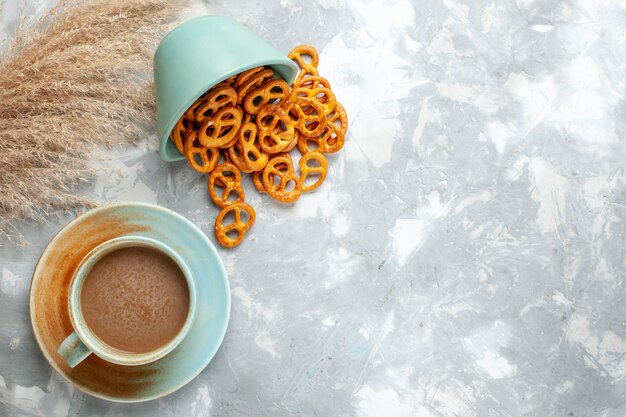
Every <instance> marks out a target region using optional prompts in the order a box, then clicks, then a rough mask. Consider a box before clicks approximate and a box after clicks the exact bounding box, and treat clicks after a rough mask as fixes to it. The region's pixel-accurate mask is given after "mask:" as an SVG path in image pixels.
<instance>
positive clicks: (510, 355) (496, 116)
mask: <svg viewBox="0 0 626 417" xmlns="http://www.w3.org/2000/svg"><path fill="white" fill-rule="evenodd" d="M9 2H11V0H9ZM40 3H41V4H47V3H49V1H39V2H33V3H32V4H40ZM44 8H45V7H44ZM200 9H201V8H196V9H194V10H193V11H190V12H189V13H188V14H189V15H197V14H201V13H202V12H201V11H200ZM208 9H209V10H210V11H211V12H216V13H223V14H229V15H233V16H235V17H237V18H239V19H241V20H242V21H243V22H245V23H246V24H247V25H249V26H250V27H251V28H253V29H254V30H256V31H257V32H258V33H260V34H261V35H262V36H263V37H265V38H267V39H271V40H272V41H273V42H274V43H275V44H276V46H278V47H279V48H280V49H282V50H283V51H285V52H287V51H288V50H289V49H290V48H291V47H292V46H294V45H295V44H298V43H303V42H306V43H311V44H313V45H316V46H317V47H318V49H319V50H320V53H321V64H320V72H321V73H322V75H324V76H326V77H327V78H328V79H329V80H330V81H331V83H332V85H333V88H334V90H335V91H336V94H337V96H338V98H339V99H340V100H341V101H342V103H344V105H345V107H346V109H347V110H348V113H349V116H350V120H351V127H350V134H349V139H348V142H347V145H346V147H345V149H344V150H343V151H342V152H341V153H340V154H338V155H337V156H333V157H331V158H330V164H331V166H332V168H331V170H330V173H329V177H328V179H327V181H326V183H325V185H324V186H323V188H322V189H321V190H319V191H318V192H316V193H314V194H311V195H306V196H304V197H303V198H302V199H301V200H300V201H299V202H298V203H297V204H296V205H295V206H280V205H278V204H276V203H274V202H272V201H270V199H268V198H267V197H266V196H261V195H259V194H257V193H255V192H254V191H253V189H252V187H251V184H249V183H247V184H246V186H247V188H246V192H247V198H248V199H249V201H250V202H251V203H252V204H253V205H254V207H256V209H257V216H258V217H257V224H256V225H255V226H254V229H253V230H252V232H251V234H250V235H249V236H248V238H247V239H246V241H245V243H244V244H243V245H242V246H241V247H239V248H238V249H236V250H233V251H226V250H222V249H220V253H221V254H222V255H223V257H224V262H225V264H226V266H227V270H228V273H229V275H230V280H231V289H232V294H233V306H232V318H231V323H230V327H229V331H228V333H227V335H226V339H225V342H224V344H223V346H222V348H221V349H220V351H219V352H218V354H217V356H216V357H215V359H214V360H213V362H212V363H211V364H210V365H209V367H208V368H207V369H206V370H205V371H204V372H203V373H202V374H201V375H200V376H199V377H198V378H196V379H195V380H194V381H193V382H191V383H190V384H189V385H188V386H186V387H184V388H183V389H181V390H180V391H178V392H176V393H175V394H173V395H170V396H168V397H166V398H164V399H161V400H157V401H154V402H150V403H146V404H141V405H119V404H111V403H107V402H105V401H101V400H97V399H94V398H91V397H89V396H86V395H84V394H82V393H81V392H78V391H75V390H73V389H72V388H71V387H70V386H68V385H67V384H66V383H65V382H63V381H61V380H60V379H59V377H58V376H56V375H55V374H54V373H53V372H52V371H51V368H50V367H49V366H48V365H47V363H46V362H45V360H44V358H43V357H42V356H41V354H40V353H39V351H38V349H37V347H36V345H35V341H34V339H33V336H32V332H31V329H30V326H29V320H28V307H27V296H28V285H29V281H30V274H31V272H32V270H33V267H34V263H35V261H36V259H37V257H38V255H39V253H40V252H41V251H42V249H43V247H44V245H45V243H46V242H47V241H48V240H49V238H50V237H51V236H52V235H53V234H54V233H55V231H57V230H58V229H59V228H60V224H51V225H49V226H46V227H33V228H32V230H29V236H30V238H31V242H32V245H31V246H30V247H29V248H27V249H26V250H24V251H21V250H17V249H15V248H12V247H9V248H4V249H1V251H0V254H1V259H2V262H1V275H0V278H1V280H0V415H1V416H22V415H28V416H30V415H37V416H38V415H45V416H101V417H104V416H125V415H132V416H158V415H167V416H201V415H211V416H274V417H280V416H291V415H302V416H335V417H344V416H363V417H382V416H385V417H387V416H389V417H404V416H612V417H620V416H626V402H625V401H626V308H625V307H624V300H625V297H626V292H625V281H624V272H623V271H624V267H625V266H626V265H625V263H626V260H625V249H624V233H625V228H626V226H625V224H626V223H625V222H624V220H625V218H626V188H625V181H624V180H625V172H624V168H625V157H626V141H625V138H624V136H625V133H626V105H625V103H624V97H625V93H626V76H625V74H626V61H625V58H626V24H625V22H626V3H624V2H623V1H621V0H604V1H590V0H563V1H553V0H547V1H546V0H516V1H512V0H504V1H495V0H477V1H465V2H461V1H455V0H424V1H417V0H414V1H385V0H371V1H368V0H317V2H305V1H298V0H281V1H280V2H271V3H270V2H257V1H251V0H245V1H241V2H226V1H224V2H210V3H209V5H208ZM40 10H41V8H40ZM270 15H271V16H273V18H272V22H271V23H268V22H267V16H270ZM2 19H3V20H2V23H3V26H2V29H4V30H5V31H6V30H7V28H10V25H11V22H12V20H11V19H12V17H11V13H7V15H5V17H3V18H2ZM154 148H155V145H154V143H152V144H147V145H146V146H143V147H141V148H139V149H128V150H124V151H120V152H116V153H113V154H109V157H108V158H109V159H103V160H98V161H96V164H97V165H98V166H100V167H102V168H103V171H102V172H103V174H102V175H101V176H100V177H99V179H98V182H97V184H96V185H95V187H94V188H93V189H88V190H86V191H85V192H86V193H87V194H89V195H94V196H95V197H96V198H98V199H100V200H102V201H110V200H128V199H132V200H141V201H148V202H156V203H159V204H162V205H164V206H167V207H170V208H172V209H174V210H176V211H178V212H180V213H182V214H184V215H186V216H187V217H189V218H190V219H191V220H193V221H194V222H195V223H196V224H198V225H199V226H200V227H201V228H202V229H203V230H205V231H206V232H207V233H209V234H210V235H211V233H210V230H211V227H212V223H213V219H214V217H215V215H216V213H217V211H216V209H215V208H214V207H213V206H212V205H210V204H209V199H208V196H207V193H206V191H205V182H204V179H203V178H202V177H200V176H198V175H196V174H195V173H193V172H192V171H191V170H190V169H188V168H187V167H186V166H185V164H184V163H176V164H170V165H168V164H165V163H163V162H161V161H160V160H159V157H158V155H157V153H156V152H155V150H154ZM211 238H212V235H211Z"/></svg>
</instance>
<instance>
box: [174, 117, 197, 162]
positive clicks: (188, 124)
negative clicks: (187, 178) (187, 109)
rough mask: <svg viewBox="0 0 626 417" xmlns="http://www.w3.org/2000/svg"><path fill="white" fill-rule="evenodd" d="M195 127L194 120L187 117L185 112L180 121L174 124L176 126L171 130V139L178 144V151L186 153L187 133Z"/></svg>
mask: <svg viewBox="0 0 626 417" xmlns="http://www.w3.org/2000/svg"><path fill="white" fill-rule="evenodd" d="M192 127H193V122H192V121H190V120H189V119H187V118H186V117H185V115H184V114H183V115H182V116H181V118H180V119H178V122H176V124H175V125H174V128H173V129H172V131H171V132H170V140H171V141H172V142H174V145H176V149H178V152H180V153H182V154H184V153H185V144H184V140H185V134H186V133H187V132H188V131H189V130H190V129H191V128H192Z"/></svg>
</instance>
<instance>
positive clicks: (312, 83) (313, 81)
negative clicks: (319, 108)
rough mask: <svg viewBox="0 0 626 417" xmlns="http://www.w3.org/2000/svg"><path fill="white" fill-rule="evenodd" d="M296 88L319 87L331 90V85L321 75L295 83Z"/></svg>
mask: <svg viewBox="0 0 626 417" xmlns="http://www.w3.org/2000/svg"><path fill="white" fill-rule="evenodd" d="M293 86H294V88H317V87H319V86H321V87H325V88H328V89H330V83H329V82H328V80H327V79H326V78H324V77H320V76H319V75H310V76H308V77H306V78H301V79H299V80H296V81H294V82H293Z"/></svg>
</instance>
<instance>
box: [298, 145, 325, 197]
mask: <svg viewBox="0 0 626 417" xmlns="http://www.w3.org/2000/svg"><path fill="white" fill-rule="evenodd" d="M311 162H317V165H315V164H311ZM312 165H313V166H312ZM298 166H299V167H300V189H301V190H302V191H303V192H307V191H312V190H314V189H316V188H317V187H319V186H320V185H322V183H323V182H324V180H325V179H326V173H327V172H328V161H327V160H326V158H325V157H324V155H322V154H321V153H320V152H308V153H305V154H304V155H302V157H301V158H300V161H298ZM310 175H318V176H319V177H318V178H317V180H316V181H315V182H314V183H312V184H308V185H307V184H306V180H307V178H308V177H309V176H310Z"/></svg>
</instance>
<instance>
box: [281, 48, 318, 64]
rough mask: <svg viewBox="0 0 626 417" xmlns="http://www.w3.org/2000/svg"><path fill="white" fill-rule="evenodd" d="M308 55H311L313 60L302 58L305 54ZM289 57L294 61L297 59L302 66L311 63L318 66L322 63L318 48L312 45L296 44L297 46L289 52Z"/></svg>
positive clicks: (297, 62)
mask: <svg viewBox="0 0 626 417" xmlns="http://www.w3.org/2000/svg"><path fill="white" fill-rule="evenodd" d="M307 55H308V56H310V57H311V62H306V61H305V60H304V59H303V58H302V57H303V56H307ZM288 57H289V59H291V60H292V61H295V62H296V64H298V66H299V67H300V68H304V67H305V66H306V65H311V66H313V67H315V68H317V66H318V65H319V63H320V56H319V54H318V53H317V49H315V48H314V47H312V46H311V45H298V46H296V47H295V48H293V49H292V50H291V52H289V55H288Z"/></svg>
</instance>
